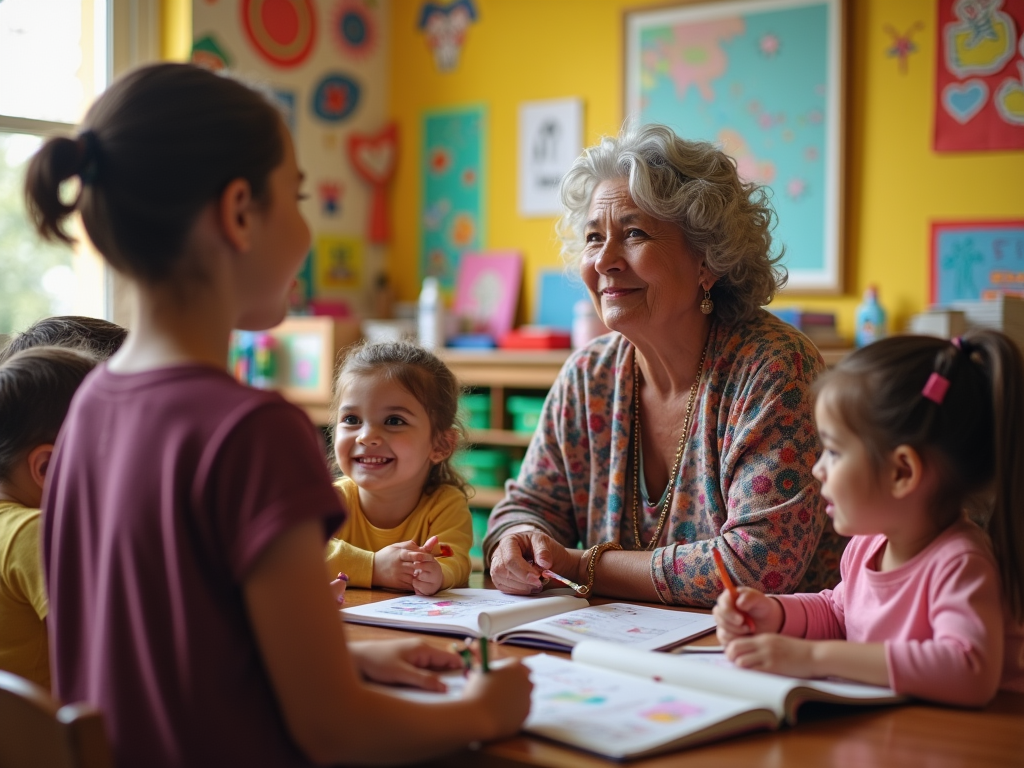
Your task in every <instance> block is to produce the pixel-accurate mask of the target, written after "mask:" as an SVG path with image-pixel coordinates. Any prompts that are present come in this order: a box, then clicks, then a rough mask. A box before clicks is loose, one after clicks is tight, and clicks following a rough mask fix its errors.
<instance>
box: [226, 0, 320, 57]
mask: <svg viewBox="0 0 1024 768" xmlns="http://www.w3.org/2000/svg"><path fill="white" fill-rule="evenodd" d="M242 23H243V25H244V28H245V34H246V37H247V38H248V40H249V42H250V43H251V44H252V46H253V47H254V48H255V49H256V50H257V51H258V52H259V53H260V55H261V56H263V58H265V59H266V60H267V61H269V62H270V63H271V64H274V65H276V66H278V67H294V66H297V65H299V64H301V63H302V62H303V61H305V59H306V57H307V56H309V54H310V51H312V50H313V43H314V42H315V41H316V9H315V8H314V6H313V0H242Z"/></svg>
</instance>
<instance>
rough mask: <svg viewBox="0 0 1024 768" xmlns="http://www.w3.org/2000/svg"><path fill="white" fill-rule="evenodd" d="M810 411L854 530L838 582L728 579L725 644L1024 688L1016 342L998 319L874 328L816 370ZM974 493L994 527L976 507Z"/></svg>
mask: <svg viewBox="0 0 1024 768" xmlns="http://www.w3.org/2000/svg"><path fill="white" fill-rule="evenodd" d="M815 416H816V419H817V422H818V431H819V433H820V435H821V441H822V445H823V447H824V451H823V452H822V454H821V457H820V458H819V459H818V462H817V464H815V467H814V476H815V477H817V478H818V480H820V481H821V483H822V489H821V490H822V496H823V497H824V498H825V500H826V502H827V504H828V508H827V511H828V513H829V515H830V516H831V517H832V518H833V521H834V524H835V528H836V531H837V532H839V533H840V534H844V535H847V536H852V537H853V538H852V540H851V541H850V543H849V545H848V546H847V548H846V552H845V554H844V555H843V559H842V563H841V566H840V571H841V575H842V582H841V583H840V584H839V585H838V586H837V587H836V588H835V589H834V590H825V591H824V592H821V593H818V594H797V595H773V596H770V597H769V596H765V595H763V594H761V593H760V592H757V591H756V590H753V589H749V588H741V589H740V590H739V596H738V598H737V599H736V601H735V603H734V602H733V600H732V598H731V597H730V596H729V594H728V592H723V593H722V595H721V596H720V597H719V599H718V604H717V605H716V607H715V609H714V614H715V618H716V620H717V622H718V636H719V638H720V639H721V640H722V642H725V643H728V645H727V648H726V654H727V655H728V657H729V658H730V659H732V660H733V661H734V662H735V663H736V664H737V665H739V666H741V667H745V668H748V669H758V670H763V671H769V672H779V673H782V674H789V675H796V676H799V677H826V676H832V675H835V676H838V677H844V678H848V679H851V680H858V681H861V682H865V683H874V684H876V685H888V686H890V687H891V688H893V689H894V690H896V691H897V692H898V693H905V694H909V695H912V696H917V697H920V698H924V699H931V700H934V701H940V702H945V703H949V704H958V705H963V706H981V705H983V704H985V703H987V702H988V701H989V700H990V699H991V698H992V697H993V696H994V695H995V693H996V690H997V689H999V688H1006V689H1011V690H1017V691H1024V630H1022V627H1024V556H1022V553H1024V525H1022V520H1021V515H1022V509H1024V507H1022V505H1024V443H1022V441H1024V362H1022V359H1021V354H1020V351H1019V350H1018V349H1017V347H1016V345H1015V344H1014V343H1013V342H1012V341H1011V340H1010V339H1009V338H1008V337H1006V336H1005V335H1003V334H1001V333H998V332H995V331H974V332H971V333H969V334H967V335H966V336H964V337H962V338H960V339H956V340H955V341H953V342H952V343H950V342H949V341H944V340H941V339H935V338H931V337H922V336H897V337H893V338H890V339H885V340H883V341H879V342H876V343H874V344H872V345H870V346H868V347H865V348H864V349H862V350H859V351H857V352H855V353H853V354H852V355H850V356H849V357H847V358H846V359H844V360H843V361H842V362H841V363H840V364H839V365H838V366H837V367H836V368H835V369H834V370H833V371H830V372H828V373H827V374H825V375H824V376H823V377H822V378H821V379H820V380H819V382H818V397H817V403H816V407H815ZM979 499H980V500H983V501H984V502H986V503H988V504H989V505H990V507H991V509H990V511H989V514H988V516H987V520H986V521H985V523H986V525H985V530H983V529H982V528H980V527H979V526H978V525H976V524H975V523H974V522H972V521H971V520H970V519H968V516H967V515H966V514H965V509H966V508H967V507H968V505H972V506H973V505H975V504H976V502H977V501H978V500H979ZM744 613H745V614H746V615H747V616H748V617H749V618H750V619H751V620H752V621H753V623H754V626H755V632H756V634H755V636H753V637H747V636H745V635H748V634H749V633H750V630H748V629H747V627H746V624H745V621H746V620H745V618H744V615H743V614H744ZM774 633H780V634H774ZM797 638H801V639H797Z"/></svg>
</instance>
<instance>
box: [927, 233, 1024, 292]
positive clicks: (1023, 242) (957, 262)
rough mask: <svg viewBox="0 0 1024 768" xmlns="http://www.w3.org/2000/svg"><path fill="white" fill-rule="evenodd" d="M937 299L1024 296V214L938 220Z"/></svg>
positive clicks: (934, 282) (934, 239) (934, 266)
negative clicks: (1008, 218)
mask: <svg viewBox="0 0 1024 768" xmlns="http://www.w3.org/2000/svg"><path fill="white" fill-rule="evenodd" d="M931 266H932V269H931V273H932V274H931V277H932V291H931V294H932V295H931V299H932V303H933V304H938V305H948V304H950V303H951V302H954V301H958V300H961V299H963V300H972V301H976V300H978V299H982V300H984V299H994V298H996V297H997V296H999V295H1000V294H1007V295H1010V296H1024V220H1022V221H967V222H934V223H933V224H932V264H931Z"/></svg>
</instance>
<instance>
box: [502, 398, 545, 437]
mask: <svg viewBox="0 0 1024 768" xmlns="http://www.w3.org/2000/svg"><path fill="white" fill-rule="evenodd" d="M505 405H506V407H507V408H508V412H509V413H510V414H512V431H513V432H521V433H523V434H526V435H532V434H533V433H534V431H536V429H537V425H538V424H539V423H540V412H541V410H543V408H544V398H543V397H529V396H527V395H513V396H512V397H510V398H508V400H507V401H506V403H505Z"/></svg>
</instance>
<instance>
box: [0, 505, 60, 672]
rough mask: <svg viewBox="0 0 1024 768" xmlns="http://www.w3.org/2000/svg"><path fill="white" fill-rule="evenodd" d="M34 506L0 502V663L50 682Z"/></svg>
mask: <svg viewBox="0 0 1024 768" xmlns="http://www.w3.org/2000/svg"><path fill="white" fill-rule="evenodd" d="M39 514H40V513H39V510H38V509H30V508H28V507H23V506H22V505H21V504H17V503H15V502H9V501H4V502H0V669H4V670H7V671H8V672H13V673H15V674H16V675H21V676H22V677H26V678H28V679H29V680H32V681H33V682H36V683H39V685H41V686H43V687H44V688H46V689H47V690H49V688H50V657H49V643H48V641H47V636H46V623H45V619H46V614H47V612H48V610H49V603H48V601H47V599H46V584H45V583H44V581H43V563H42V544H41V540H40V534H39Z"/></svg>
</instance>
